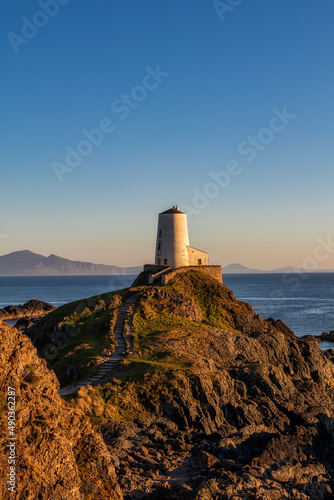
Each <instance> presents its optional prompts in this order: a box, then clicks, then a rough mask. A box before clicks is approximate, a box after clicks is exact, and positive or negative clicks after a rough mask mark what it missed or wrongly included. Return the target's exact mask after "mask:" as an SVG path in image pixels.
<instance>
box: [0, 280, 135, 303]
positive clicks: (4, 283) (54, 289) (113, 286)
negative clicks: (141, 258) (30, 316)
mask: <svg viewBox="0 0 334 500" xmlns="http://www.w3.org/2000/svg"><path fill="white" fill-rule="evenodd" d="M135 278H136V276H130V275H113V276H0V308H3V307H5V306H8V305H19V304H24V303H25V302H27V301H28V300H30V299H37V300H43V301H44V302H49V303H50V304H52V305H53V306H56V307H59V306H61V305H62V304H66V303H67V302H72V301H74V300H80V299H83V298H87V297H92V296H93V295H99V294H102V293H106V292H110V291H113V290H120V289H121V288H127V287H129V286H131V284H132V283H133V281H134V279H135Z"/></svg>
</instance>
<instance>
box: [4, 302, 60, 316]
mask: <svg viewBox="0 0 334 500" xmlns="http://www.w3.org/2000/svg"><path fill="white" fill-rule="evenodd" d="M54 309H56V308H55V307H54V306H52V305H51V304H48V303H47V302H43V301H41V300H35V299H32V300H29V301H28V302H26V303H25V304H23V306H6V307H4V308H3V309H0V320H12V319H19V318H29V317H32V316H41V315H44V314H47V313H48V312H50V311H53V310H54Z"/></svg>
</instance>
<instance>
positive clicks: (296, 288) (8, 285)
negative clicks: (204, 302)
mask: <svg viewBox="0 0 334 500" xmlns="http://www.w3.org/2000/svg"><path fill="white" fill-rule="evenodd" d="M134 279H135V276H125V275H124V276H123V275H117V276H31V277H30V276H14V277H0V308H1V307H5V306H7V305H17V304H23V303H24V302H27V301H28V300H30V299H38V300H44V301H45V302H49V303H51V304H53V305H55V306H57V307H58V306H60V305H62V304H64V303H67V302H71V301H73V300H79V299H82V298H86V297H91V296H92V295H98V294H102V293H105V292H108V291H112V290H118V289H121V288H126V287H128V286H130V285H131V284H132V282H133V280H134ZM223 281H224V283H225V284H226V285H227V286H228V287H229V288H230V289H231V290H232V291H233V292H234V294H235V296H236V298H237V299H239V300H242V301H244V302H248V303H249V304H251V305H252V306H253V307H254V309H255V311H256V312H257V313H259V314H261V316H263V317H264V318H269V317H272V318H274V319H281V320H282V321H284V323H286V324H287V325H288V326H289V328H291V329H292V330H293V331H294V332H295V333H296V335H298V336H302V335H307V334H312V335H320V334H321V333H322V332H324V331H332V330H334V273H314V274H308V275H300V276H299V275H292V274H289V275H288V274H226V275H224V276H223ZM324 344H325V343H324ZM323 347H325V345H324V346H323ZM327 347H333V344H329V345H328V346H327Z"/></svg>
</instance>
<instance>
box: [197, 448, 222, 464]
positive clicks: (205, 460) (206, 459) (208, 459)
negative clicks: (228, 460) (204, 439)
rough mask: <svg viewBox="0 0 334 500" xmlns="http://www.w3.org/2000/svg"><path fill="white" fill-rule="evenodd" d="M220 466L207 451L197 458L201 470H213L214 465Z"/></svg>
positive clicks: (201, 452)
mask: <svg viewBox="0 0 334 500" xmlns="http://www.w3.org/2000/svg"><path fill="white" fill-rule="evenodd" d="M217 464H219V460H218V458H217V457H215V456H214V455H211V453H208V452H207V451H203V450H202V451H200V452H199V454H198V457H197V465H198V467H199V468H200V469H211V468H212V467H213V466H214V465H217Z"/></svg>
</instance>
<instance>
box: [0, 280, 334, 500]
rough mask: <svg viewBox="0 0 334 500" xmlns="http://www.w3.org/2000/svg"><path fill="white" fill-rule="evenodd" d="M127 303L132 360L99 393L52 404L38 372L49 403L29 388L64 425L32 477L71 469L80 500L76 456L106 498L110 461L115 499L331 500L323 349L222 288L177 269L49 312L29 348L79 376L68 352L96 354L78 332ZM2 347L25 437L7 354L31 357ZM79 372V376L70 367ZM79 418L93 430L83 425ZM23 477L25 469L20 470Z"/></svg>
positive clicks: (19, 346) (14, 344)
mask: <svg viewBox="0 0 334 500" xmlns="http://www.w3.org/2000/svg"><path fill="white" fill-rule="evenodd" d="M137 292H139V293H140V297H139V300H138V302H137V306H136V312H135V316H134V320H133V329H134V338H133V342H134V351H133V354H131V355H130V356H128V357H127V358H126V359H125V360H124V361H123V362H122V363H120V365H119V366H118V367H116V368H115V369H114V370H113V371H112V372H110V373H109V374H108V375H107V376H106V377H105V379H104V380H102V382H101V385H99V386H96V387H85V388H81V389H80V390H79V392H78V394H77V395H76V397H73V398H72V399H70V400H68V401H67V403H66V404H65V406H64V407H62V406H61V404H60V400H59V398H58V396H57V395H56V394H55V388H56V381H55V379H54V376H53V374H52V373H49V372H47V371H46V369H45V366H44V364H43V363H42V362H41V361H39V364H40V366H43V370H45V373H47V375H45V378H46V379H48V380H49V379H52V380H53V385H52V387H53V392H52V393H49V392H48V388H47V387H45V383H47V382H44V380H43V381H42V382H41V381H39V382H38V383H36V384H35V385H34V386H33V390H34V396H35V397H36V398H37V397H44V394H45V397H46V398H47V401H48V402H49V405H50V407H51V408H52V406H51V402H52V401H53V400H55V401H56V408H57V410H58V412H59V413H58V414H57V419H56V422H57V426H58V428H59V429H60V428H62V429H63V427H64V430H63V431H62V432H64V433H65V434H64V435H65V437H66V439H65V440H64V441H63V445H64V448H63V451H62V452H61V453H60V454H58V456H57V457H56V456H55V455H53V456H52V460H50V461H49V462H48V463H47V465H46V466H45V468H44V469H43V470H44V474H45V476H44V479H45V481H46V482H47V481H48V479H47V474H46V473H47V470H48V469H50V471H53V470H56V471H58V470H61V471H64V468H63V467H64V466H65V465H66V466H70V469H71V470H73V471H76V470H77V469H78V471H79V472H78V473H77V474H78V475H77V476H76V475H75V472H73V477H74V478H76V479H75V481H76V482H75V484H78V485H79V486H78V488H79V489H78V490H77V491H78V495H79V494H81V495H84V493H83V491H84V489H82V488H85V487H86V486H85V484H86V483H85V477H86V476H85V475H80V467H78V463H77V462H76V460H79V459H80V464H83V465H87V466H88V467H89V471H90V473H91V474H93V472H92V471H95V472H96V471H97V470H99V475H100V474H102V475H103V477H104V478H105V480H104V483H103V487H104V488H106V489H107V488H108V487H109V490H107V491H112V492H113V493H112V494H114V495H117V494H118V493H117V491H118V490H117V486H116V483H115V477H114V476H113V471H112V469H110V465H109V460H110V461H111V462H112V463H113V465H114V467H115V469H116V476H117V481H118V484H119V486H120V488H121V490H122V494H123V495H124V498H125V499H183V500H187V499H189V500H190V499H194V500H213V499H233V500H239V499H270V500H275V499H277V500H281V499H298V500H309V499H314V500H318V499H319V500H322V499H323V500H325V499H328V500H329V499H332V498H333V497H334V479H333V477H334V403H333V390H334V364H333V362H332V360H331V359H333V352H332V351H328V352H322V351H321V350H320V349H319V347H318V341H317V340H316V339H314V338H312V337H307V338H304V339H298V338H297V337H296V336H295V335H294V334H293V332H292V331H291V330H289V328H288V327H286V326H285V325H284V324H283V323H282V322H280V321H278V322H275V321H273V320H264V319H263V318H262V317H261V316H259V315H257V314H256V313H255V312H254V310H253V309H252V307H251V306H249V305H248V304H245V303H242V302H239V301H237V300H236V299H235V297H234V295H233V293H232V292H231V291H230V290H228V288H227V287H226V286H224V285H221V284H219V283H217V282H215V281H214V280H212V279H211V278H209V277H206V276H204V275H202V274H200V273H198V272H188V273H185V274H183V275H178V276H176V277H175V279H174V280H173V281H171V282H170V283H169V284H168V286H166V287H162V288H155V287H134V288H131V289H128V290H126V291H122V293H120V294H119V293H117V292H116V293H114V294H109V295H110V296H108V297H107V296H99V297H96V298H92V299H91V300H90V301H89V303H87V302H86V303H85V304H81V305H80V304H78V303H73V305H71V304H68V305H67V306H66V307H65V306H64V309H63V315H62V308H58V309H57V311H54V312H51V313H50V314H48V315H47V316H46V317H45V318H42V319H41V320H40V322H39V324H36V325H34V326H33V327H32V328H31V329H29V330H27V334H28V335H29V336H30V337H31V338H32V339H33V341H36V342H37V343H38V349H39V352H41V353H44V354H45V353H48V352H51V353H53V354H52V355H49V356H47V362H48V365H49V367H52V368H54V369H55V370H56V373H57V371H58V370H60V367H61V369H62V370H63V369H64V364H60V361H59V360H58V358H57V356H58V357H59V358H60V359H61V360H64V359H65V360H67V362H68V364H69V365H70V364H71V363H72V365H71V366H73V365H74V364H75V363H77V366H78V370H79V372H80V367H81V366H84V363H83V360H82V356H81V357H76V355H77V353H78V352H80V349H82V352H87V353H88V355H87V357H88V358H89V352H92V350H93V349H96V337H95V340H94V339H92V340H91V344H89V334H90V332H92V331H94V329H95V330H96V329H97V327H99V328H100V330H101V332H102V331H103V329H102V326H103V325H105V326H106V325H108V328H110V326H112V325H113V324H114V323H113V320H112V318H115V310H116V309H117V307H119V306H120V305H121V304H122V303H123V302H124V301H125V300H126V298H127V297H128V296H131V295H132V294H133V293H137ZM115 308H116V309H115ZM108 318H109V319H108ZM110 318H111V319H110ZM94 325H95V326H94ZM65 327H66V328H65ZM65 330H66V335H64V331H65ZM10 331H11V332H13V330H10ZM78 332H79V333H78ZM108 334H109V336H110V341H111V344H112V337H111V333H110V331H109V333H108ZM7 335H8V330H7ZM57 335H59V337H60V338H61V341H60V342H59V343H58V351H57V352H56V354H54V352H55V351H52V349H53V347H52V349H51V351H50V347H49V346H50V342H51V343H52V342H53V343H57ZM10 338H11V340H10V344H9V345H10V347H6V348H5V353H7V354H5V357H3V360H4V363H5V366H6V370H7V372H6V374H5V375H4V378H3V381H4V380H6V381H7V380H9V378H8V376H9V373H12V378H11V383H14V382H15V380H19V381H20V382H19V384H20V390H21V393H22V399H23V405H22V412H23V413H22V415H24V416H25V419H26V420H25V423H26V426H27V428H28V429H29V428H30V426H31V413H30V412H25V411H24V406H25V405H28V406H29V408H30V407H31V404H30V402H29V401H30V399H29V398H31V397H32V393H31V390H32V388H31V387H30V385H31V384H30V385H29V382H27V381H26V379H25V377H26V376H27V375H26V372H25V371H24V370H23V368H22V367H21V368H20V370H19V371H17V370H18V369H17V368H16V365H15V363H17V360H16V358H15V362H14V358H13V352H14V350H15V352H16V353H17V356H18V357H20V356H21V354H20V353H21V351H22V352H26V351H27V350H28V351H29V352H30V351H31V349H32V348H31V344H30V341H29V340H28V339H27V338H26V337H24V336H23V337H22V336H17V334H16V333H15V334H14V333H11V334H10ZM81 338H82V339H84V343H82V341H81V343H80V339H81ZM23 339H24V340H23ZM93 340H94V341H93ZM5 345H6V344H5ZM43 345H45V346H46V347H45V349H46V350H43ZM2 349H3V348H2ZM94 352H95V351H94ZM21 357H22V356H21ZM34 359H35V358H34ZM36 359H37V358H36ZM71 360H72V361H71ZM22 366H26V365H25V364H24V363H23V365H22ZM38 366H39V365H38ZM88 369H89V367H87V365H86V366H85V367H84V369H83V370H88ZM92 369H93V368H92ZM8 370H9V372H8ZM11 370H13V372H11ZM43 373H44V372H43ZM57 374H58V376H60V375H61V373H60V372H59V373H57ZM85 375H86V371H83V373H82V376H85ZM79 376H80V375H79ZM21 381H22V382H21ZM2 383H3V382H2ZM6 383H7V382H6ZM24 384H25V385H24ZM47 386H48V384H47ZM1 387H2V390H3V387H4V386H3V385H2V386H1ZM34 411H35V412H36V411H38V410H37V409H35V410H34ZM48 411H49V410H48V406H47V405H42V407H39V412H40V413H41V416H40V418H42V419H43V418H44V417H43V415H44V413H46V414H48ZM73 413H74V414H75V417H73ZM32 414H33V415H34V413H32ZM29 415H30V416H29ZM69 415H71V417H70V416H69ZM70 418H72V419H74V418H75V419H76V420H75V426H76V427H77V429H78V435H80V438H79V437H78V438H77V437H76V436H77V435H76V434H75V435H73V434H71V429H72V427H71V426H68V421H69V419H70ZM87 418H88V419H89V420H90V422H91V425H92V427H93V428H94V431H93V430H91V428H90V427H87V425H88V424H87V420H86V419H87ZM33 422H34V420H33ZM36 425H37V424H36ZM50 425H54V422H52V424H50ZM62 426H63V427H62ZM82 426H83V427H82ZM69 427H70V428H69ZM44 429H45V430H43V431H41V432H40V437H39V438H36V440H35V438H34V437H32V438H31V442H30V443H28V445H27V444H26V443H27V438H26V434H24V438H23V439H22V443H23V449H22V453H25V457H26V460H25V462H27V463H30V462H29V461H34V460H35V457H36V456H37V457H38V456H39V453H40V451H39V448H38V446H39V445H38V442H39V441H38V439H41V442H42V443H44V442H45V440H51V437H50V433H49V429H48V424H47V425H46V427H45V428H44ZM65 429H66V430H65ZM81 429H86V430H81ZM24 432H31V431H24ZM51 434H52V435H55V432H52V433H51ZM86 434H87V435H89V436H92V437H91V438H90V439H91V440H92V441H91V442H92V443H93V444H92V446H91V448H90V451H91V454H89V453H88V451H87V447H86V446H84V445H83V444H82V443H84V442H85V440H87V439H88V438H87V436H86ZM98 435H100V436H102V438H103V440H104V443H105V445H106V446H107V450H106V448H105V447H104V446H105V445H104V444H103V443H102V442H101V441H99V440H98ZM93 436H94V437H93ZM80 439H81V440H82V441H80ZM96 440H98V441H96ZM51 442H52V441H51ZM68 442H70V443H71V445H69V444H68ZM97 442H98V445H96V443H97ZM82 446H83V447H84V450H86V454H85V453H82ZM95 446H100V447H101V450H103V452H102V453H103V455H102V456H103V461H102V463H100V469H97V467H98V465H97V464H96V463H95V465H93V464H94V458H93V457H95V449H96V448H94V447H95ZM71 447H72V448H71ZM74 450H76V451H74ZM93 450H94V451H93ZM98 455H99V456H101V454H100V452H98ZM73 456H74V458H73ZM79 457H80V458H79ZM64 464H65V465H64ZM69 464H71V465H69ZM22 467H23V470H25V469H24V465H23V462H22ZM76 467H77V469H76ZM106 471H110V472H106ZM53 474H54V473H52V474H51V477H54V476H53ZM58 474H59V473H58ZM108 474H109V476H108ZM27 477H28V476H27ZM29 477H30V484H31V485H32V486H31V487H33V485H34V481H36V484H37V485H39V484H41V483H39V482H38V481H39V480H38V479H37V478H35V477H34V476H32V475H30V476H29ZM94 478H95V479H94ZM80 481H81V482H82V483H80ZM94 481H97V479H96V476H91V477H90V481H89V485H90V487H91V488H92V485H93V484H94ZM58 483H61V481H60V480H59V476H58V480H57V481H56V482H52V481H51V483H49V488H50V491H52V488H55V486H57V487H59V485H58ZM80 484H83V486H81V490H80ZM108 485H109V486H108ZM98 494H99V493H96V492H94V491H92V490H91V492H90V495H91V496H88V495H87V498H109V497H104V496H103V495H100V496H98ZM94 495H95V496H94ZM27 498H29V497H27ZM30 498H34V497H30ZM36 498H37V497H36ZM41 498H43V497H41ZM50 498H61V497H56V496H52V495H51V496H50ZM66 498H72V497H70V496H68V497H66ZM73 498H86V497H85V496H82V497H80V496H78V497H73ZM111 498H112V497H111ZM115 498H118V497H117V496H115Z"/></svg>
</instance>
